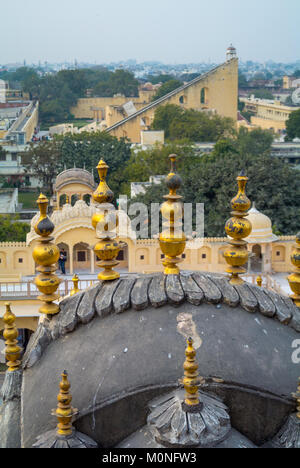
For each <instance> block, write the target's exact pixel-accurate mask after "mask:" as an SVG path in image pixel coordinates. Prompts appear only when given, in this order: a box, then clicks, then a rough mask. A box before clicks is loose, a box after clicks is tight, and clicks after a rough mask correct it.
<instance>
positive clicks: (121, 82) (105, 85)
mask: <svg viewBox="0 0 300 468" xmlns="http://www.w3.org/2000/svg"><path fill="white" fill-rule="evenodd" d="M138 85H139V82H138V80H136V79H135V78H134V75H133V74H132V73H130V72H129V71H126V70H116V71H115V72H114V73H113V72H108V73H107V75H106V77H105V79H102V80H100V81H99V82H98V83H97V84H96V85H95V86H94V89H93V94H94V96H100V97H112V96H114V95H115V94H118V93H120V94H124V96H126V97H133V96H138Z"/></svg>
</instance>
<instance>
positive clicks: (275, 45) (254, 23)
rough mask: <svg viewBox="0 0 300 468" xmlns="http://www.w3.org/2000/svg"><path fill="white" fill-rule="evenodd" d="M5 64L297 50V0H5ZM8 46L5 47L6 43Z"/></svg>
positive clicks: (265, 55)
mask: <svg viewBox="0 0 300 468" xmlns="http://www.w3.org/2000/svg"><path fill="white" fill-rule="evenodd" d="M1 4H2V6H1V9H0V18H1V16H2V15H3V19H1V26H0V44H1V48H0V64H1V63H2V64H3V63H9V62H15V61H23V60H24V59H26V60H27V62H37V61H38V60H41V61H45V60H48V61H50V62H53V61H64V60H69V61H71V60H74V59H75V58H76V59H77V60H79V61H88V62H97V63H102V62H110V61H118V60H123V59H129V58H135V59H137V60H138V61H144V60H161V61H163V62H166V63H182V62H201V61H204V60H205V61H206V60H211V61H213V62H221V61H222V60H223V59H224V56H225V50H226V48H227V46H228V45H229V43H231V42H232V43H233V44H234V45H235V47H237V50H238V55H239V57H240V58H241V59H242V60H258V61H264V60H267V59H272V60H274V61H284V62H286V61H291V60H295V59H299V58H300V27H299V25H300V0H248V1H247V0H184V1H182V0H181V1H179V0H149V1H143V0H105V1H104V0H80V1H78V0H49V1H41V0H26V1H24V0H14V1H5V0H0V5H1ZM3 46H4V47H3Z"/></svg>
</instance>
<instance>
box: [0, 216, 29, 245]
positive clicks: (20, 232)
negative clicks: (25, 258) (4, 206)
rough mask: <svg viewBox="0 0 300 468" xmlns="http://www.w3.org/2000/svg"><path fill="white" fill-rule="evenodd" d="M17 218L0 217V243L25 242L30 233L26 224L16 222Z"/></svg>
mask: <svg viewBox="0 0 300 468" xmlns="http://www.w3.org/2000/svg"><path fill="white" fill-rule="evenodd" d="M18 220H19V216H18V215H15V216H11V215H0V242H7V241H10V242H11V241H13V242H25V241H26V234H27V233H28V232H29V231H30V225H29V224H28V223H21V222H19V221H18Z"/></svg>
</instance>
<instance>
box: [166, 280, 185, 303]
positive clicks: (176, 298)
mask: <svg viewBox="0 0 300 468" xmlns="http://www.w3.org/2000/svg"><path fill="white" fill-rule="evenodd" d="M165 288H166V293H167V297H168V301H169V302H170V303H171V304H174V305H178V304H181V302H183V301H184V292H183V289H182V286H181V283H180V279H179V275H166V283H165Z"/></svg>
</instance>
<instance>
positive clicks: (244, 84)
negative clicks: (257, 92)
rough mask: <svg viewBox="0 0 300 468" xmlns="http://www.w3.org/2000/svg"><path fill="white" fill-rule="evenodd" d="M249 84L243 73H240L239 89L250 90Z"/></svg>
mask: <svg viewBox="0 0 300 468" xmlns="http://www.w3.org/2000/svg"><path fill="white" fill-rule="evenodd" d="M248 86H249V83H248V81H247V78H246V77H245V75H243V74H242V73H239V88H248Z"/></svg>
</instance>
